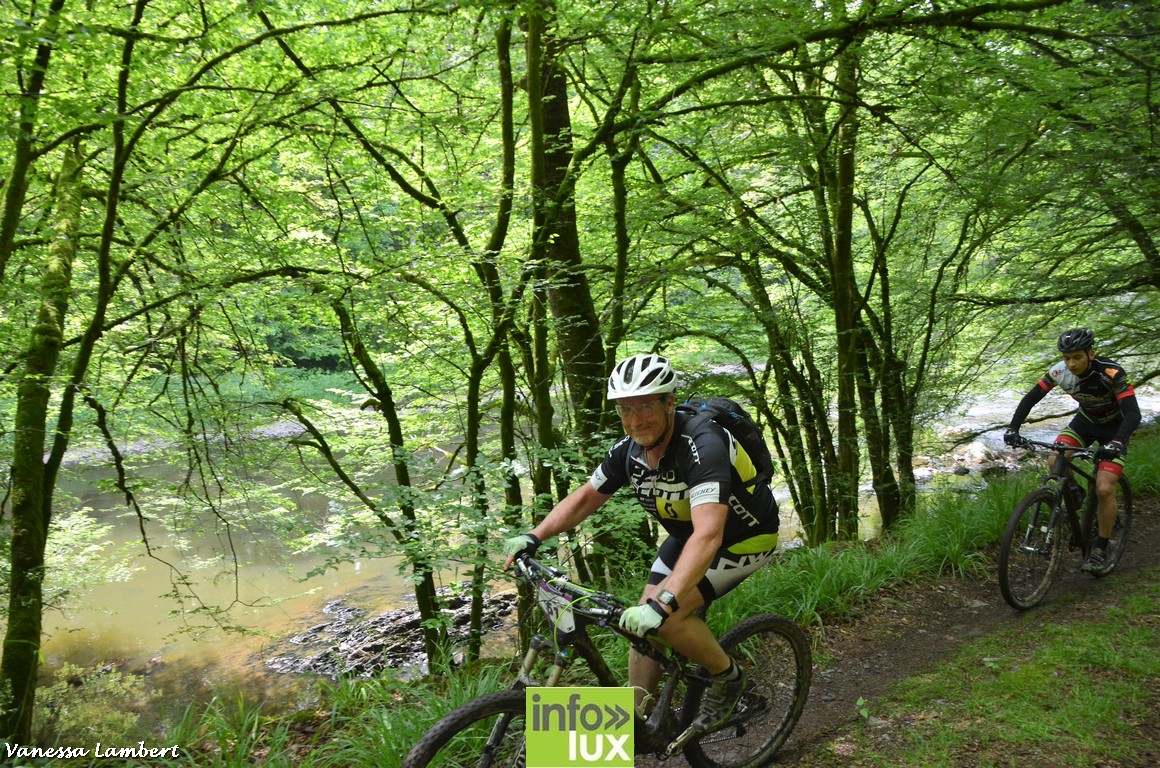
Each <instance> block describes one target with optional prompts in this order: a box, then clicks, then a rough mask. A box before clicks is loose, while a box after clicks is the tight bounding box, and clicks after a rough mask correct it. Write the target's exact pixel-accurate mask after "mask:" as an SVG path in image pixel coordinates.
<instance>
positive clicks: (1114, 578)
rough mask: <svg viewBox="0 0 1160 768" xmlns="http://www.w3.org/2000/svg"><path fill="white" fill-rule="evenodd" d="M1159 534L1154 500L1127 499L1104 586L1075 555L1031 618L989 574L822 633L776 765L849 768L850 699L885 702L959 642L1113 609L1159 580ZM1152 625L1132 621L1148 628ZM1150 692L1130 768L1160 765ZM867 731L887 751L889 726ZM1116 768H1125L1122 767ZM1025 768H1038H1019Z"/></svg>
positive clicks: (855, 728) (1159, 729)
mask: <svg viewBox="0 0 1160 768" xmlns="http://www.w3.org/2000/svg"><path fill="white" fill-rule="evenodd" d="M1158 536H1160V500H1157V499H1152V498H1145V499H1140V498H1137V499H1135V514H1134V517H1133V523H1132V533H1131V536H1130V538H1129V543H1128V547H1127V549H1126V550H1125V552H1124V557H1123V559H1122V560H1121V561H1120V564H1119V565H1118V566H1117V568H1116V570H1115V571H1114V572H1113V573H1112V574H1110V575H1108V576H1106V577H1104V578H1100V579H1095V578H1092V577H1091V576H1089V575H1087V574H1085V573H1082V572H1080V571H1079V568H1078V566H1079V557H1078V555H1076V556H1075V557H1074V558H1072V560H1069V562H1068V565H1067V570H1066V572H1065V573H1064V575H1063V576H1062V578H1061V579H1060V580H1059V581H1058V582H1057V583H1056V584H1055V586H1054V587H1052V590H1051V592H1049V593H1048V595H1047V597H1046V599H1045V600H1044V602H1043V603H1042V604H1040V605H1039V606H1038V607H1036V608H1035V609H1033V610H1030V611H1025V612H1020V611H1016V610H1014V609H1012V608H1011V607H1009V606H1008V605H1007V603H1006V602H1005V601H1004V600H1003V596H1002V595H1001V594H1000V592H999V584H998V581H997V577H996V576H995V574H994V572H993V569H992V572H991V573H989V574H986V575H978V574H976V575H973V576H972V575H968V576H966V577H961V578H958V577H949V576H948V577H944V578H941V579H938V580H936V581H924V582H916V583H912V584H907V585H905V586H903V587H901V588H897V589H894V590H889V591H887V592H886V593H885V594H882V595H881V596H880V597H876V598H874V599H873V600H872V601H871V602H870V603H868V604H867V605H866V606H864V608H863V610H862V611H861V612H860V615H859V616H857V617H856V618H855V619H854V620H853V621H848V622H841V623H837V624H835V625H833V626H830V627H827V628H826V630H825V634H824V639H823V640H822V643H821V647H820V648H817V649H816V650H815V660H816V663H815V668H814V677H813V684H812V687H811V689H810V695H809V701H808V703H807V704H806V708H805V712H804V713H803V716H802V719H801V721H800V722H799V723H798V725H797V727H796V728H795V729H794V732H793V734H792V735H791V736H790V739H789V740H788V741H787V743H786V745H785V747H783V748H782V750H781V752H779V753H778V760H777V765H780V766H799V767H801V768H806V767H808V768H830V766H839V765H841V766H850V765H852V764H856V763H854V762H853V761H851V760H850V755H848V754H846V753H847V751H848V750H847V749H846V748H845V747H848V745H849V744H850V743H851V742H852V737H853V735H854V734H856V733H863V732H865V730H866V728H867V722H866V720H865V719H864V718H863V717H862V716H861V715H860V714H859V712H858V710H859V706H858V700H859V699H863V700H865V701H873V700H874V699H876V698H877V697H880V696H885V695H887V694H889V693H890V691H891V690H892V689H894V688H896V687H897V686H899V685H902V684H903V683H904V681H905V680H906V679H907V678H910V677H913V676H916V675H920V674H923V673H927V672H930V671H931V670H932V669H934V668H935V667H936V666H937V665H938V664H939V663H940V662H943V661H948V660H950V659H951V658H952V657H953V656H954V655H955V653H956V652H957V651H958V650H959V649H960V648H961V647H963V646H964V645H965V644H967V643H970V642H972V641H974V640H977V639H979V638H981V637H983V636H985V635H988V634H991V633H995V632H1002V631H1007V630H1012V629H1014V630H1018V628H1019V627H1021V626H1025V627H1039V626H1042V625H1044V624H1050V623H1054V624H1067V623H1074V622H1080V621H1090V620H1091V619H1092V618H1093V617H1096V616H1098V615H1099V614H1100V612H1101V611H1102V610H1103V609H1104V607H1105V606H1108V605H1114V604H1118V603H1121V602H1123V601H1124V600H1125V599H1126V598H1128V597H1130V596H1132V595H1134V594H1138V593H1139V591H1140V590H1141V589H1143V588H1145V587H1146V586H1147V585H1150V584H1155V583H1156V582H1157V581H1158V580H1160V547H1157V546H1156V542H1157V538H1158ZM991 554H992V555H994V554H995V553H991ZM994 560H995V558H994V557H992V558H991V561H992V562H994ZM1156 618H1157V617H1154V616H1153V617H1142V619H1141V620H1142V621H1145V622H1146V621H1148V620H1151V621H1153V622H1154V621H1155V619H1156ZM1154 685H1155V690H1153V691H1151V692H1150V694H1149V697H1150V699H1151V700H1152V701H1154V702H1155V703H1156V705H1157V706H1156V707H1153V708H1152V712H1151V716H1150V718H1149V719H1150V722H1145V723H1140V724H1139V727H1138V729H1137V732H1138V733H1140V734H1141V736H1142V737H1143V738H1144V741H1143V742H1142V743H1141V744H1140V745H1139V759H1140V762H1138V763H1136V762H1133V763H1131V764H1130V765H1131V766H1132V767H1134V766H1136V765H1138V766H1155V765H1160V680H1156V681H1154ZM873 727H874V728H875V730H876V734H875V736H876V738H875V740H874V741H875V744H876V745H882V749H883V750H886V751H889V749H890V746H889V745H890V744H891V742H892V739H891V738H890V734H889V733H888V730H889V729H890V728H891V727H892V726H891V724H890V723H889V722H887V721H880V722H875V723H873ZM984 762H986V761H984ZM980 764H983V763H980ZM1003 764H1005V763H1003ZM1104 765H1105V766H1107V768H1113V767H1112V765H1111V764H1104ZM1116 766H1117V768H1129V764H1127V763H1117V764H1116ZM1021 768H1024V766H1023V765H1021ZM1025 768H1039V766H1031V765H1030V764H1026V766H1025ZM1044 768H1046V767H1044Z"/></svg>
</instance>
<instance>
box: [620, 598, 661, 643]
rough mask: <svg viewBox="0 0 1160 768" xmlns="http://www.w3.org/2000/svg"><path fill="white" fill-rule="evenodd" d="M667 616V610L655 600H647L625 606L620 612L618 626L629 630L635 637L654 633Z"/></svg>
mask: <svg viewBox="0 0 1160 768" xmlns="http://www.w3.org/2000/svg"><path fill="white" fill-rule="evenodd" d="M668 617H669V613H668V611H666V610H665V609H664V608H662V607H661V605H660V603H658V602H657V601H655V600H649V601H648V602H647V603H645V604H644V605H634V606H633V607H631V608H626V609H625V610H624V613H622V614H620V628H621V629H623V630H624V631H626V632H631V633H632V634H634V635H636V636H637V637H644V636H645V635H652V634H655V633H656V631H657V630H658V629H660V628H661V624H664V623H665V619H667V618H668Z"/></svg>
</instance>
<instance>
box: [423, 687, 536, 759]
mask: <svg viewBox="0 0 1160 768" xmlns="http://www.w3.org/2000/svg"><path fill="white" fill-rule="evenodd" d="M524 702H525V693H524V691H522V690H511V691H499V692H498V693H489V694H486V695H484V696H480V697H479V698H478V699H473V700H472V701H469V702H467V703H466V704H464V705H463V706H461V707H459V708H458V709H455V710H452V711H451V712H449V713H447V714H446V715H444V716H443V719H442V720H440V721H439V722H437V723H435V725H433V726H431V730H429V731H427V733H425V734H423V738H421V739H419V743H418V744H416V745H415V746H414V747H412V748H411V751H410V752H409V753H408V754H407V757H406V758H405V759H404V760H403V764H402V768H425V767H426V766H432V768H435V767H436V766H437V767H439V768H444V767H446V768H466V766H474V767H475V768H489V767H493V766H494V768H514V767H515V766H523V765H525V764H526V763H527V760H526V759H525V755H524V711H525V703H524Z"/></svg>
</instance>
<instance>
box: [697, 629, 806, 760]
mask: <svg viewBox="0 0 1160 768" xmlns="http://www.w3.org/2000/svg"><path fill="white" fill-rule="evenodd" d="M721 647H722V648H724V649H725V651H726V652H727V653H728V654H729V655H730V656H732V657H733V659H734V660H735V661H736V662H737V663H738V664H739V665H740V666H741V667H742V668H743V669H744V670H745V675H746V677H747V678H748V680H749V682H750V685H751V686H752V690H750V691H749V692H747V693H746V694H745V697H744V698H743V699H742V706H743V707H745V708H747V709H751V710H752V714H751V715H749V716H745V714H744V712H743V713H742V716H743V718H744V719H743V721H742V722H740V723H739V724H737V725H731V726H727V727H726V728H724V729H722V730H720V731H714V732H713V733H709V734H706V735H705V736H704V737H703V738H702V739H700V740H699V741H695V742H691V743H689V744H687V745H686V746H685V758H686V759H687V760H688V761H689V764H690V765H692V766H694V768H753V767H755V766H762V765H768V764H769V763H770V762H771V761H772V759H773V755H774V753H776V752H777V750H778V749H780V748H781V746H782V744H784V743H785V740H786V739H787V738H789V735H790V733H791V732H792V731H793V729H794V726H795V725H797V722H798V719H799V718H801V715H802V710H803V709H805V706H806V699H807V698H808V696H809V693H810V680H811V679H812V676H813V657H812V655H811V653H810V641H809V639H808V638H807V637H806V635H805V633H804V632H802V630H801V628H800V627H798V625H797V624H795V623H794V622H792V621H790V620H789V619H786V618H783V617H781V616H775V615H773V614H760V615H758V616H751V617H749V618H748V619H745V620H744V621H742V622H740V623H739V624H737V625H736V626H734V627H733V628H732V629H730V630H729V631H727V632H726V633H725V634H723V635H722V636H721ZM702 693H704V688H703V687H702V686H699V685H690V686H689V692H688V695H687V697H686V699H685V703H684V708H683V719H684V720H685V725H686V726H687V725H688V723H689V722H691V721H692V718H693V717H694V716H695V715H696V712H697V709H698V708H699V706H700V703H701V695H702Z"/></svg>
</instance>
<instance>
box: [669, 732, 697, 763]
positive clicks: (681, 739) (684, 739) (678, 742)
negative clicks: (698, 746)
mask: <svg viewBox="0 0 1160 768" xmlns="http://www.w3.org/2000/svg"><path fill="white" fill-rule="evenodd" d="M700 735H701V731H700V730H699V729H697V728H694V727H693V726H691V725H690V726H689V727H688V728H686V729H685V730H684V732H683V733H682V734H681V735H680V736H678V737H677V738H675V739H673V742H672V743H671V744H669V745H668V746H667V747H665V751H664V757H665V759H668V758H670V757H672V756H673V755H675V754H677V753H678V752H680V751H681V750H682V749H684V748H685V745H686V744H688V743H689V742H690V741H692V740H693V739H695V738H697V737H698V736H700Z"/></svg>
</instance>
